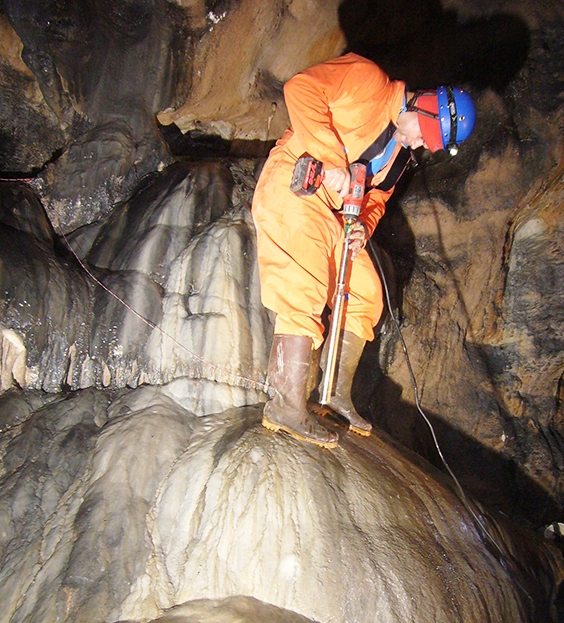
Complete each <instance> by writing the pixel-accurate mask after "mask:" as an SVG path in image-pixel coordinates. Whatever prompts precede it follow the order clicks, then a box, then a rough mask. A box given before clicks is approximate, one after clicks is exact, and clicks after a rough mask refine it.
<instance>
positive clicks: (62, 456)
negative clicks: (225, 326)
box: [0, 387, 564, 623]
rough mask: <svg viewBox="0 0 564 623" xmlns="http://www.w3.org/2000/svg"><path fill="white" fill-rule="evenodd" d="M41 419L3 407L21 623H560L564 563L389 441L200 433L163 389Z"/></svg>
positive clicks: (12, 609)
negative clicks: (203, 617)
mask: <svg viewBox="0 0 564 623" xmlns="http://www.w3.org/2000/svg"><path fill="white" fill-rule="evenodd" d="M38 401H41V397H40V396H38V395H37V394H35V393H33V392H25V393H22V392H15V391H14V390H12V391H11V392H8V393H7V394H4V396H3V398H2V405H1V406H2V407H5V406H6V404H7V402H8V403H9V404H10V406H11V409H12V413H14V412H16V411H17V412H19V415H18V416H17V417H13V418H12V419H10V418H8V417H7V416H6V415H4V418H3V421H2V426H3V429H4V431H5V432H4V435H3V436H2V447H1V450H2V456H3V462H2V474H1V481H0V487H1V499H2V507H3V512H2V547H1V550H0V560H1V561H2V565H1V568H2V571H1V572H0V573H1V582H0V600H1V601H2V604H3V606H4V610H3V612H4V613H3V615H2V619H3V620H6V621H10V622H12V623H15V622H16V621H26V622H35V621H37V622H39V621H47V620H55V619H56V620H60V621H85V622H86V621H93V620H98V621H101V620H104V621H126V620H127V621H137V620H139V621H141V620H143V621H147V620H151V619H156V618H157V617H159V616H160V615H162V614H163V612H168V611H169V610H170V609H172V610H170V614H169V615H165V617H164V618H163V620H165V621H168V620H183V619H182V618H176V617H177V614H178V616H180V615H181V613H182V610H183V609H184V610H185V611H186V610H188V611H189V606H182V608H178V606H179V605H180V604H185V603H187V602H193V601H194V600H203V599H205V600H221V599H226V598H237V597H238V596H242V595H245V596H247V599H246V600H244V602H245V603H246V604H247V605H246V606H245V608H244V609H243V614H242V615H241V616H243V617H247V618H244V620H248V621H252V620H254V619H253V618H252V616H253V613H255V616H256V613H258V612H260V608H261V607H259V606H258V605H257V604H254V605H252V606H251V605H249V599H248V598H249V597H252V598H254V599H256V600H260V601H261V602H264V603H265V604H272V605H273V606H276V607H278V608H284V609H287V610H290V611H293V612H295V613H298V614H299V615H301V616H303V617H306V618H307V619H311V620H314V621H343V622H344V621H347V622H349V623H350V622H353V623H355V622H364V621H366V622H368V621H373V620H374V617H375V616H377V618H378V620H381V621H386V622H390V623H391V622H395V621H397V622H398V623H399V622H400V621H402V622H403V621H406V620H417V621H419V622H421V623H426V622H427V621H428V622H429V623H436V621H443V620H444V621H451V620H460V621H465V622H470V623H471V622H473V621H476V623H478V622H480V623H481V622H483V621H484V620H496V621H509V620H510V621H515V622H516V623H519V622H521V621H523V622H524V621H532V620H535V621H541V620H548V617H549V605H548V604H549V602H550V590H551V588H550V587H551V585H552V583H551V582H548V583H547V584H546V585H543V582H542V581H541V578H543V577H544V578H550V577H552V578H557V579H558V580H560V579H561V577H562V575H561V574H562V570H564V566H563V565H562V560H561V558H560V555H559V554H557V551H556V550H551V549H550V547H549V546H548V545H547V544H546V542H545V543H541V542H540V541H538V540H537V541H536V540H535V538H532V537H531V535H529V534H527V535H523V534H521V535H520V534H519V532H517V531H516V528H514V527H508V526H507V525H505V524H504V522H503V521H502V519H501V517H498V518H497V519H494V518H493V517H492V516H487V515H485V514H484V513H483V511H482V509H481V508H480V507H479V506H477V505H475V504H474V503H471V502H469V501H466V502H465V504H463V503H462V502H461V500H460V499H459V498H458V497H457V495H456V494H455V493H454V492H453V490H452V488H451V484H450V483H448V482H447V481H446V480H445V478H444V477H443V476H442V475H440V474H439V473H438V472H436V471H435V470H434V469H432V468H431V467H430V466H429V465H428V464H425V463H424V462H422V461H421V460H419V459H417V458H416V457H415V456H414V455H410V454H409V453H406V451H405V450H401V449H399V448H396V447H394V446H393V445H392V444H391V443H390V442H389V441H387V440H386V438H385V437H384V436H383V435H382V434H381V433H378V434H375V435H373V436H372V437H371V438H369V439H365V438H359V437H357V436H354V435H349V434H344V433H343V434H342V441H341V444H340V446H339V447H338V448H337V449H336V450H334V451H325V450H321V449H319V448H317V447H315V446H310V445H308V444H304V443H300V442H297V441H295V440H293V439H291V438H289V437H286V436H283V435H280V434H272V433H270V432H268V431H267V430H266V429H264V428H263V427H262V426H261V425H260V413H261V409H260V406H256V407H245V408H240V409H231V410H229V411H226V412H224V413H221V414H216V415H210V416H207V417H196V416H195V415H194V414H192V413H190V412H189V411H187V410H185V409H183V408H182V407H180V406H179V405H178V404H177V403H175V402H173V401H172V400H171V399H170V398H169V397H168V396H166V395H165V393H164V392H163V391H162V390H161V389H159V388H155V387H144V388H139V389H137V390H127V391H121V392H119V393H118V394H115V393H111V392H100V391H94V390H85V391H82V392H75V393H73V394H70V395H69V396H68V397H67V398H66V399H60V398H59V399H57V400H54V401H52V402H50V403H47V404H44V405H42V406H41V408H39V409H38V408H37V406H36V405H37V403H38ZM34 406H35V408H34ZM2 413H4V414H5V413H6V410H5V409H4V408H2ZM486 531H487V534H486ZM487 535H489V536H487ZM535 541H536V542H535ZM233 601H234V602H235V604H236V603H237V599H234V600H233ZM250 601H252V600H250ZM231 606H233V602H232V603H231ZM224 607H225V604H224ZM167 616H168V618H167ZM188 620H192V619H188ZM196 620H197V619H196ZM212 620H213V619H212ZM280 620H286V619H284V618H282V617H281V619H280ZM289 620H300V619H299V618H290V619H289Z"/></svg>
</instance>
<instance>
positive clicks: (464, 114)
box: [437, 86, 476, 155]
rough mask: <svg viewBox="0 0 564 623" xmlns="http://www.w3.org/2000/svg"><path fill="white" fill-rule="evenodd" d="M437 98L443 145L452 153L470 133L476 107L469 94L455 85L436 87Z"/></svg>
mask: <svg viewBox="0 0 564 623" xmlns="http://www.w3.org/2000/svg"><path fill="white" fill-rule="evenodd" d="M437 100H438V103H439V110H438V113H439V121H440V124H441V136H442V140H443V146H444V149H446V150H447V151H448V152H450V153H451V154H452V155H454V154H456V152H457V151H458V145H460V143H462V141H465V140H466V139H467V138H468V137H469V136H470V134H472V130H473V129H474V124H475V122H476V107H475V106H474V102H473V101H472V98H471V97H470V95H469V94H468V93H467V92H466V91H465V90H464V89H459V88H457V87H450V86H442V87H438V88H437Z"/></svg>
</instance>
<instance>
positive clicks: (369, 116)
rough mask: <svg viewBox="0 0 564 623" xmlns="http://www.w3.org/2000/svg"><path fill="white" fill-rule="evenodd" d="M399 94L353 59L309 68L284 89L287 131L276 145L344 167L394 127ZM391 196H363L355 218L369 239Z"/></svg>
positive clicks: (401, 87) (372, 68)
mask: <svg viewBox="0 0 564 623" xmlns="http://www.w3.org/2000/svg"><path fill="white" fill-rule="evenodd" d="M404 93H405V83H403V82H400V81H392V80H390V79H389V78H388V76H387V75H386V74H385V73H384V72H383V71H382V70H381V69H380V68H379V67H378V66H377V65H375V64H374V63H373V62H372V61H369V60H368V59H365V58H363V57H362V56H358V54H353V53H349V54H345V55H344V56H341V57H339V58H335V59H333V60H330V61H327V62H325V63H320V64H318V65H314V66H313V67H310V68H309V69H306V70H305V71H303V72H301V73H299V74H296V75H295V76H294V77H293V78H291V79H290V80H289V81H288V82H287V83H286V85H285V86H284V98H285V100H286V105H287V107H288V113H289V115H290V121H291V123H292V128H291V129H290V130H288V131H286V133H285V134H284V136H283V137H282V139H280V141H279V144H280V145H286V147H287V148H288V149H289V150H290V151H291V152H292V153H293V154H295V155H297V156H301V155H302V154H303V153H308V154H309V155H310V156H313V157H314V158H316V159H317V160H321V162H323V163H324V165H325V167H326V168H328V169H333V168H337V167H347V166H348V165H349V164H350V163H352V162H355V161H356V160H358V158H359V157H360V156H361V155H362V153H363V152H364V151H365V149H367V148H368V147H369V146H370V145H371V144H372V143H373V142H374V141H375V140H376V139H377V138H378V136H379V135H380V134H381V133H382V132H383V131H384V130H385V129H386V128H387V126H388V124H389V123H390V121H392V122H393V123H395V122H396V121H397V118H398V116H399V113H400V110H401V107H402V104H403V98H404ZM392 192H393V189H392V190H390V191H389V192H382V191H378V190H373V191H370V192H369V193H367V195H366V197H365V202H364V209H363V211H362V214H361V216H360V218H361V220H362V221H363V222H364V223H365V225H366V226H367V228H368V232H369V234H370V235H372V233H373V232H374V229H375V228H376V225H377V224H378V221H379V220H380V218H381V217H382V215H383V214H384V211H385V203H386V201H387V200H388V198H389V196H390V195H391V194H392ZM335 207H339V206H335Z"/></svg>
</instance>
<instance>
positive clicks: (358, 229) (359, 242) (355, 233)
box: [349, 221, 368, 260]
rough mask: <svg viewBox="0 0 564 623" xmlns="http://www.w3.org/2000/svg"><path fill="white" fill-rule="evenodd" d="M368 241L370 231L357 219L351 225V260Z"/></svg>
mask: <svg viewBox="0 0 564 623" xmlns="http://www.w3.org/2000/svg"><path fill="white" fill-rule="evenodd" d="M367 242H368V231H367V230H366V225H365V224H364V223H363V222H362V221H355V222H354V223H353V224H352V225H351V226H350V233H349V249H350V250H351V260H354V258H355V257H356V256H357V255H358V254H359V253H360V252H361V251H362V249H364V247H365V246H366V243H367Z"/></svg>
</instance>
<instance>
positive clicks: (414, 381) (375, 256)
mask: <svg viewBox="0 0 564 623" xmlns="http://www.w3.org/2000/svg"><path fill="white" fill-rule="evenodd" d="M368 246H369V248H370V255H371V256H372V258H373V259H374V261H375V262H376V264H377V266H378V272H379V273H380V278H381V280H382V285H383V286H384V294H385V296H386V304H387V306H388V311H389V313H390V317H391V318H392V322H393V324H394V328H395V330H396V333H397V335H398V337H399V340H400V342H401V346H402V350H403V353H404V356H405V361H406V364H407V369H408V371H409V376H410V377H411V384H412V385H413V394H414V398H415V406H416V407H417V410H418V411H419V413H420V414H421V416H422V417H423V419H424V420H425V423H426V424H427V426H428V427H429V430H430V431H431V436H432V437H433V442H434V444H435V448H436V449H437V452H438V454H439V457H440V459H441V461H442V463H443V465H444V466H445V468H446V470H447V471H448V473H449V475H450V477H451V478H452V479H453V481H454V483H455V484H456V487H457V489H458V491H459V493H460V497H461V500H462V503H463V504H464V506H465V508H466V509H467V510H468V511H469V512H470V513H471V515H472V516H473V517H474V519H475V520H476V521H477V523H478V524H479V526H480V528H481V529H482V530H483V532H484V534H486V535H487V537H488V539H489V540H490V541H491V542H492V543H493V544H494V545H495V547H496V549H497V550H498V551H499V553H500V554H501V555H502V556H505V554H504V552H503V551H502V549H501V547H500V546H499V545H498V544H497V542H496V540H495V539H494V538H493V537H492V536H491V534H490V533H489V532H488V530H487V528H486V526H485V525H484V523H483V521H482V520H481V519H480V518H479V517H478V515H477V514H476V512H475V511H474V509H473V508H472V507H471V505H470V502H469V501H468V498H467V496H466V493H465V492H464V489H463V488H462V485H461V484H460V481H459V480H458V478H457V477H456V475H455V473H454V472H453V471H452V469H451V467H450V465H449V464H448V462H447V460H446V459H445V457H444V455H443V452H442V450H441V447H440V445H439V441H438V439H437V435H436V433H435V429H434V428H433V424H432V423H431V421H430V420H429V418H428V417H427V414H426V413H425V411H423V409H422V407H421V403H420V400H419V386H418V384H417V379H416V378H415V373H414V372H413V367H412V365H411V359H410V357H409V351H408V350H407V344H406V342H405V339H404V337H403V333H402V330H401V327H400V325H399V322H398V319H397V317H396V315H395V313H394V310H393V307H392V301H391V297H390V291H389V288H388V283H387V281H386V277H385V275H384V268H383V266H382V263H381V261H380V257H379V256H378V252H377V250H376V247H375V246H374V243H373V242H372V240H371V239H369V240H368Z"/></svg>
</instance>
